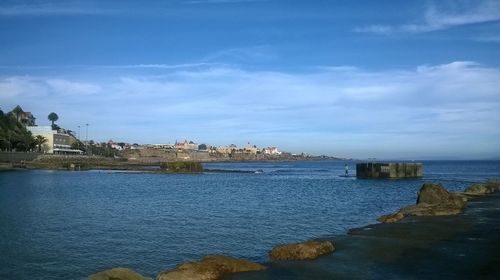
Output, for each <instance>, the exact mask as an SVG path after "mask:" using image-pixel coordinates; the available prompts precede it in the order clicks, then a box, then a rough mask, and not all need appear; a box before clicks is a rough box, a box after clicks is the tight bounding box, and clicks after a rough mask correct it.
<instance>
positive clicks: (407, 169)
mask: <svg viewBox="0 0 500 280" xmlns="http://www.w3.org/2000/svg"><path fill="white" fill-rule="evenodd" d="M422 170H423V168H422V164H421V163H377V162H367V163H358V164H356V177H357V178H361V179H386V178H389V179H399V178H419V177H422V173H423V172H422Z"/></svg>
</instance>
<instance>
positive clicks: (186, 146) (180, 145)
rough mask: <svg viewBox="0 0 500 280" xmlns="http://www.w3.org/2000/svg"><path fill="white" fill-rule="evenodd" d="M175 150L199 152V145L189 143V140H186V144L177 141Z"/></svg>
mask: <svg viewBox="0 0 500 280" xmlns="http://www.w3.org/2000/svg"><path fill="white" fill-rule="evenodd" d="M174 148H176V149H178V150H197V149H198V145H197V144H196V143H194V142H193V141H189V142H188V141H187V140H184V142H177V141H175V145H174Z"/></svg>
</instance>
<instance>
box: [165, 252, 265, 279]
mask: <svg viewBox="0 0 500 280" xmlns="http://www.w3.org/2000/svg"><path fill="white" fill-rule="evenodd" d="M264 269H266V267H265V266H263V265H260V264H257V263H253V262H249V261H246V260H240V259H235V258H231V257H226V256H207V257H204V258H203V259H202V260H201V261H197V262H188V263H185V264H182V265H180V266H178V267H177V268H175V269H173V270H170V271H165V272H161V273H160V274H158V276H156V280H215V279H219V278H220V277H222V276H223V275H224V274H228V273H235V272H245V271H255V270H264Z"/></svg>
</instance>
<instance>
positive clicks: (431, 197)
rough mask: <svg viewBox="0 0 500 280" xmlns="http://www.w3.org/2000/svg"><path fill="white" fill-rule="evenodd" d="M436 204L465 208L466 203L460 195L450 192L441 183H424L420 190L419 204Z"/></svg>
mask: <svg viewBox="0 0 500 280" xmlns="http://www.w3.org/2000/svg"><path fill="white" fill-rule="evenodd" d="M422 204H423V205H425V204H428V205H435V206H441V207H445V208H456V209H459V210H461V209H463V208H464V207H465V205H466V203H465V201H464V199H462V198H461V197H460V196H459V195H457V194H454V193H450V192H448V191H447V190H446V189H445V188H443V187H442V186H441V185H439V184H424V185H423V186H422V188H420V191H419V192H418V198H417V205H422Z"/></svg>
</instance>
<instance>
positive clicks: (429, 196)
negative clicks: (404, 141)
mask: <svg viewBox="0 0 500 280" xmlns="http://www.w3.org/2000/svg"><path fill="white" fill-rule="evenodd" d="M466 205H467V198H466V197H465V196H462V195H459V194H456V193H450V192H449V191H447V190H446V189H445V188H443V187H442V186H441V185H438V184H431V183H427V184H424V185H423V186H422V188H420V190H419V191H418V198H417V204H416V205H410V206H406V207H403V208H401V209H400V210H399V212H397V213H394V214H389V215H384V216H382V217H380V218H378V219H377V220H378V221H379V222H382V223H392V222H397V221H399V220H401V219H403V218H404V217H406V216H446V215H456V214H459V213H461V212H462V211H463V209H464V208H465V206H466Z"/></svg>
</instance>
